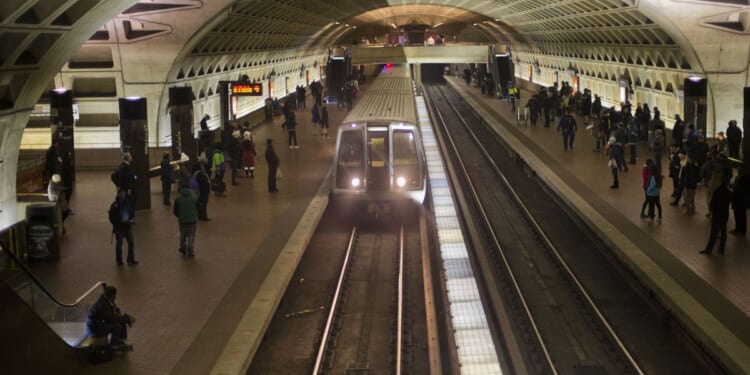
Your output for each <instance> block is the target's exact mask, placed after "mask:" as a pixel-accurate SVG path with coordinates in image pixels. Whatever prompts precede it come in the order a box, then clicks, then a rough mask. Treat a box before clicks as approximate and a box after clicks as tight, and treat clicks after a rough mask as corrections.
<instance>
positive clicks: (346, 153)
mask: <svg viewBox="0 0 750 375" xmlns="http://www.w3.org/2000/svg"><path fill="white" fill-rule="evenodd" d="M362 138H363V137H362V130H360V129H354V130H347V131H343V132H341V134H340V139H339V149H338V158H337V160H338V163H337V165H336V187H337V188H339V189H354V190H360V189H362V186H361V184H362V182H363V181H364V179H365V175H364V174H363V168H362V166H363V165H364V156H363V154H362V147H363V144H364V140H363V139H362Z"/></svg>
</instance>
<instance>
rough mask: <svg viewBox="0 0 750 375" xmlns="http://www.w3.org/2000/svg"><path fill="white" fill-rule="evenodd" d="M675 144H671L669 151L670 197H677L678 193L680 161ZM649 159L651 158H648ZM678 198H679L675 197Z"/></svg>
mask: <svg viewBox="0 0 750 375" xmlns="http://www.w3.org/2000/svg"><path fill="white" fill-rule="evenodd" d="M678 151H679V147H677V145H672V147H671V148H670V153H669V178H671V179H672V195H671V197H672V198H675V197H678V196H679V194H681V193H680V170H681V169H682V164H681V163H680V161H681V160H680V153H679V152H678ZM649 160H651V159H649ZM677 199H678V200H679V198H677Z"/></svg>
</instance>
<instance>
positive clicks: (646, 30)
mask: <svg viewBox="0 0 750 375" xmlns="http://www.w3.org/2000/svg"><path fill="white" fill-rule="evenodd" d="M747 11H748V3H747V0H727V1H665V0H640V1H638V0H561V1H554V2H552V1H549V0H523V1H521V0H494V1H487V0H471V1H468V0H463V1H455V0H454V1H450V0H435V1H431V2H429V3H425V2H421V1H387V0H371V1H361V0H357V1H354V0H336V1H322V0H235V1H231V0H212V1H205V0H204V1H200V0H4V1H2V2H1V3H0V111H14V110H19V109H23V108H29V107H30V106H33V104H34V103H35V102H36V101H37V99H38V97H39V95H40V94H41V93H42V92H44V91H45V90H47V89H48V88H49V87H50V84H49V82H51V80H52V77H53V76H54V75H55V73H56V72H58V71H59V70H60V69H61V67H62V66H64V65H65V64H66V63H67V62H68V61H69V60H70V58H71V56H72V55H73V54H74V53H76V52H77V51H78V50H79V49H80V47H81V46H82V45H83V44H84V43H86V44H87V45H92V44H97V43H104V44H110V45H124V44H126V43H127V44H135V45H138V44H142V48H136V49H129V50H126V51H125V52H127V56H126V57H122V56H121V58H122V59H123V62H122V66H121V67H120V68H121V69H122V70H124V71H125V72H124V73H123V74H124V75H125V76H127V77H140V76H141V75H139V74H137V73H134V72H133V70H134V69H135V70H142V69H144V68H145V67H148V66H150V62H151V61H152V60H154V58H155V56H159V57H160V60H159V61H158V62H155V66H158V68H153V69H154V72H153V73H152V74H150V75H149V79H148V82H162V83H164V84H169V83H174V82H177V81H179V80H180V79H182V78H187V76H188V75H189V73H190V70H191V69H192V70H193V75H197V74H198V73H199V72H203V74H208V73H206V72H216V71H217V70H218V71H227V70H230V71H232V70H239V69H242V68H247V67H249V66H250V67H252V66H259V65H267V64H271V63H275V62H279V61H284V60H285V59H290V58H292V57H295V56H296V58H299V57H304V56H313V55H321V54H322V53H324V51H325V50H326V48H327V47H329V46H330V45H333V44H336V43H338V42H339V41H350V40H351V39H352V38H353V37H359V36H362V37H368V35H366V33H367V32H368V31H369V32H373V31H372V30H380V32H382V30H384V27H388V26H390V25H391V24H394V25H397V26H402V25H407V24H413V23H415V22H416V23H420V24H426V25H446V27H447V25H450V31H451V32H452V33H454V35H455V34H461V33H466V34H467V35H472V38H474V40H472V41H475V42H489V43H498V44H506V45H510V46H511V48H512V49H514V50H516V51H519V52H520V53H521V54H520V55H519V56H522V57H524V58H526V59H529V60H531V59H535V60H540V59H541V60H545V57H550V58H551V59H552V60H554V59H555V58H565V59H567V60H569V61H570V63H572V64H576V65H577V66H580V67H587V69H589V70H592V71H593V70H595V69H596V67H595V65H597V64H607V63H617V64H621V65H624V66H628V65H632V66H634V67H638V66H644V67H649V66H650V67H653V68H654V69H665V70H673V71H682V72H695V73H702V72H704V71H722V69H730V66H731V69H730V70H735V71H736V70H737V69H742V68H745V69H746V66H747V58H744V60H742V61H739V62H731V63H726V62H725V63H723V64H719V63H718V61H716V58H718V57H720V56H722V55H726V54H727V52H726V47H728V46H729V45H731V44H734V43H742V42H746V41H747V40H746V39H744V38H745V35H744V34H745V31H746V30H747V29H748V25H747V19H748V17H747ZM107 25H109V26H107ZM108 32H109V36H106V35H105V36H102V34H108ZM477 35H479V36H480V37H479V38H477V37H476V36H477ZM369 36H371V37H372V36H377V35H369ZM102 38H104V39H102ZM708 38H719V39H721V40H724V41H725V42H721V43H716V40H715V39H714V40H709V39H708ZM745 44H747V43H745ZM722 45H723V47H724V49H722V51H721V53H719V54H718V55H715V57H713V58H712V57H705V56H702V52H701V51H702V50H704V49H705V50H709V51H712V50H714V49H713V47H712V46H722ZM745 48H746V47H745ZM121 53H122V51H121ZM123 56H124V54H123ZM139 60H143V61H145V62H139ZM550 64H552V65H554V64H553V63H552V62H550ZM139 80H142V78H138V79H135V78H133V79H130V78H128V79H126V81H134V82H138V81H139Z"/></svg>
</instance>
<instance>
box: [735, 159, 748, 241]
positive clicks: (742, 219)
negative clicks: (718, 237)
mask: <svg viewBox="0 0 750 375" xmlns="http://www.w3.org/2000/svg"><path fill="white" fill-rule="evenodd" d="M734 181H735V182H734V193H733V194H732V210H733V211H734V229H732V230H731V231H730V232H731V233H732V234H736V235H738V236H744V235H745V234H746V233H747V208H748V205H749V203H750V173H747V168H746V167H745V166H740V167H738V168H737V177H735V180H734Z"/></svg>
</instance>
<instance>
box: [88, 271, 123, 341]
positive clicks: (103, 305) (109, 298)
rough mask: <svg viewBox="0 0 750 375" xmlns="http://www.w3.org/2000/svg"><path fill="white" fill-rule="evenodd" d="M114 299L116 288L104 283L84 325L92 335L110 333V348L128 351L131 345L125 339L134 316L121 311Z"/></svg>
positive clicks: (97, 335) (100, 335) (115, 297)
mask: <svg viewBox="0 0 750 375" xmlns="http://www.w3.org/2000/svg"><path fill="white" fill-rule="evenodd" d="M116 299H117V288H115V287H113V286H106V285H105V286H104V293H102V295H101V296H100V297H99V299H98V300H96V303H95V304H94V306H93V307H91V310H90V311H89V315H88V319H87V320H86V327H87V328H88V330H89V332H90V333H91V336H93V337H102V336H107V335H111V336H110V338H109V345H110V346H111V347H112V349H114V350H119V351H130V350H133V345H130V344H128V343H127V342H125V340H126V339H127V338H128V327H130V326H132V325H133V323H135V318H134V317H132V316H131V315H129V314H124V313H122V312H121V311H120V308H119V307H117V305H116V304H115V300H116Z"/></svg>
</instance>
